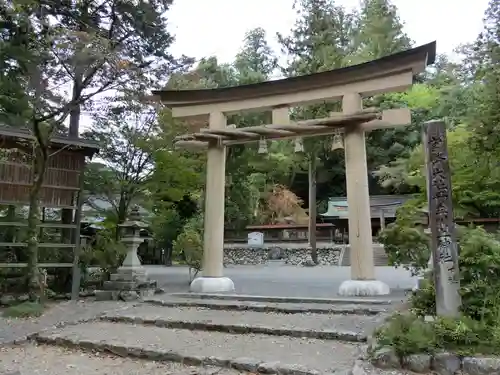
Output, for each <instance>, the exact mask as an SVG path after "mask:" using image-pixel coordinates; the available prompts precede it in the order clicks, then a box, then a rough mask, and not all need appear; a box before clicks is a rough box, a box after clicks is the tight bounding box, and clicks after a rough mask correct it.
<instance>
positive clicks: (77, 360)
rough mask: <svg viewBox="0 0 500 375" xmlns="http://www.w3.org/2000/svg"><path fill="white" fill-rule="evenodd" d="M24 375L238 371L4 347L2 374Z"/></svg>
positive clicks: (187, 374)
mask: <svg viewBox="0 0 500 375" xmlns="http://www.w3.org/2000/svg"><path fill="white" fill-rule="evenodd" d="M4 371H5V372H7V373H9V372H13V371H20V372H21V374H22V375H27V374H30V375H38V374H44V375H82V374H85V375H88V374H93V375H169V374H176V375H196V374H200V375H211V374H213V375H215V374H218V375H237V374H239V372H238V371H236V370H231V369H220V368H215V367H192V366H184V365H181V364H179V363H159V362H154V361H146V360H135V359H131V358H122V357H114V356H110V355H106V354H103V353H97V352H96V353H89V352H81V351H74V350H73V351H69V350H67V349H64V348H59V347H50V346H44V345H41V346H37V345H33V344H27V345H23V346H16V347H3V348H1V349H0V373H3V372H4Z"/></svg>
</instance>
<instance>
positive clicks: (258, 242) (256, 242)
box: [248, 232, 264, 246]
mask: <svg viewBox="0 0 500 375" xmlns="http://www.w3.org/2000/svg"><path fill="white" fill-rule="evenodd" d="M248 244H249V245H250V246H262V245H264V233H262V232H250V233H248Z"/></svg>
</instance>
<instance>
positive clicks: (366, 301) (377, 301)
mask: <svg viewBox="0 0 500 375" xmlns="http://www.w3.org/2000/svg"><path fill="white" fill-rule="evenodd" d="M169 295H170V296H171V297H176V298H193V299H211V300H230V301H250V302H276V303H308V304H313V303H319V304H330V305H338V304H341V305H347V304H353V305H392V304H393V303H394V300H391V299H386V298H384V299H382V298H308V297H281V296H256V295H247V294H226V293H224V294H217V293H172V294H169Z"/></svg>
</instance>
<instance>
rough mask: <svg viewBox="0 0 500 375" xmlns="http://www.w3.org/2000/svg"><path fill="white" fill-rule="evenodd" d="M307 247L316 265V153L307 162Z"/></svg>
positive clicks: (313, 152) (312, 153)
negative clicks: (309, 248)
mask: <svg viewBox="0 0 500 375" xmlns="http://www.w3.org/2000/svg"><path fill="white" fill-rule="evenodd" d="M308 229H309V246H310V247H311V259H312V261H313V262H314V263H316V264H318V249H317V243H316V152H315V151H312V152H311V160H310V161H309V227H308Z"/></svg>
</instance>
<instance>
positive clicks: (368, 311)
mask: <svg viewBox="0 0 500 375" xmlns="http://www.w3.org/2000/svg"><path fill="white" fill-rule="evenodd" d="M144 302H146V303H149V304H152V305H158V306H165V307H203V308H207V309H211V310H226V311H243V310H244V311H257V312H267V313H271V312H274V313H282V314H305V313H314V314H346V315H347V314H357V315H378V314H382V313H387V312H390V311H391V306H389V305H375V306H371V305H356V304H346V305H337V304H335V305H331V304H326V303H325V304H322V303H287V302H253V301H230V300H217V299H215V300H211V299H194V298H178V297H172V296H170V295H160V296H155V297H151V298H146V299H145V300H144Z"/></svg>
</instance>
